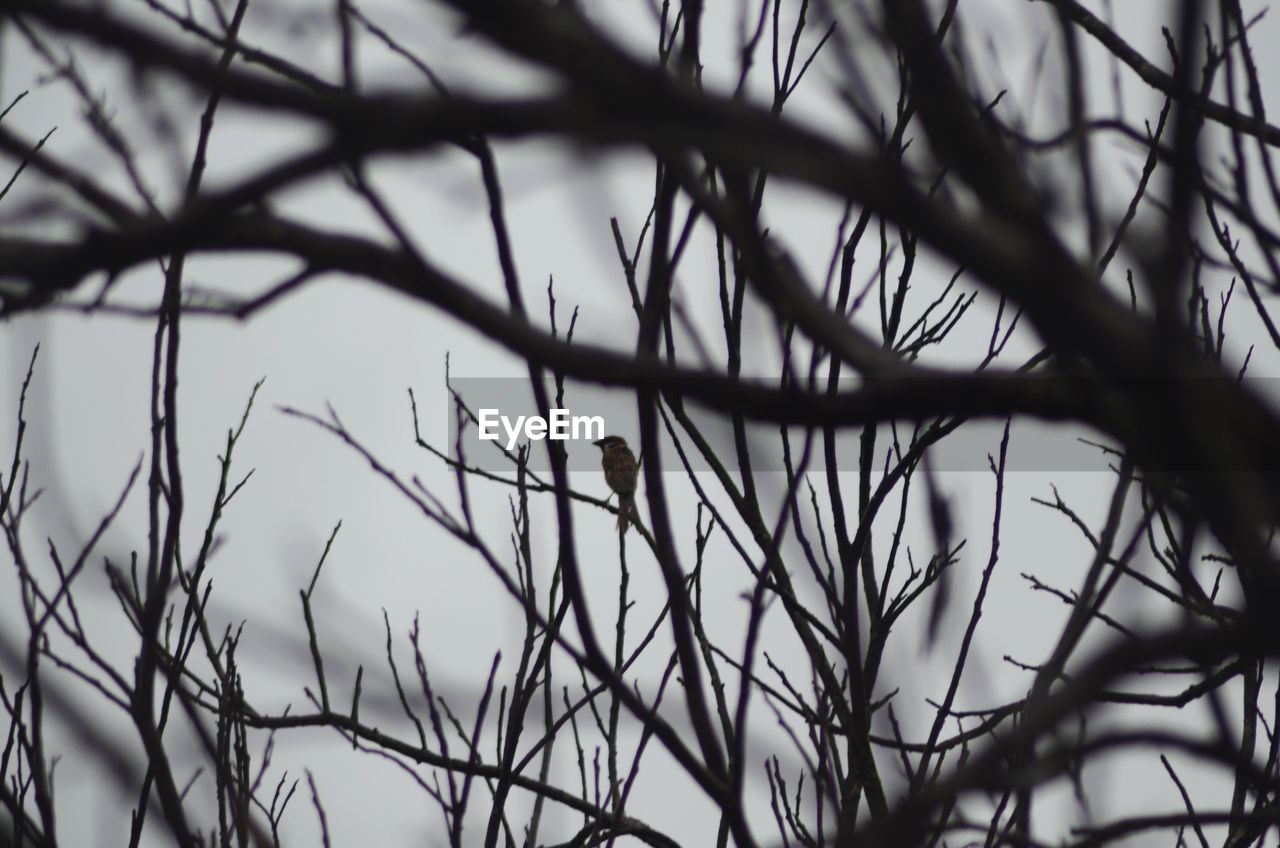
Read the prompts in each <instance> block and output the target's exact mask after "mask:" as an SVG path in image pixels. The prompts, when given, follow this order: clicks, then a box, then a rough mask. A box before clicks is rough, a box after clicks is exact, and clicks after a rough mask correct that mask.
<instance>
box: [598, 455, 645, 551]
mask: <svg viewBox="0 0 1280 848" xmlns="http://www.w3.org/2000/svg"><path fill="white" fill-rule="evenodd" d="M592 444H593V445H595V446H596V447H598V448H600V467H601V468H603V469H604V481H605V482H606V483H608V484H609V488H610V489H612V490H613V491H614V493H615V494H617V496H618V535H619V536H621V535H623V534H624V533H626V532H627V528H628V527H629V526H631V525H632V524H636V525H638V524H639V523H640V513H638V512H637V511H636V468H637V466H636V455H635V454H633V453H632V452H631V448H629V447H627V440H626V439H624V438H622V437H621V436H605V437H604V438H603V439H598V440H596V441H594V442H592Z"/></svg>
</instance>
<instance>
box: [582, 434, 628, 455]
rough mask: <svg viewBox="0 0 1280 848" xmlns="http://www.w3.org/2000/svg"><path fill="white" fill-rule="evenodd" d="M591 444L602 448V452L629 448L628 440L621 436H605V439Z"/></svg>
mask: <svg viewBox="0 0 1280 848" xmlns="http://www.w3.org/2000/svg"><path fill="white" fill-rule="evenodd" d="M591 444H593V445H595V446H596V447H598V448H600V450H602V451H607V450H609V449H610V448H625V447H626V446H627V440H626V439H624V438H622V437H621V436H605V437H604V438H603V439H596V440H595V441H594V442H592V443H591Z"/></svg>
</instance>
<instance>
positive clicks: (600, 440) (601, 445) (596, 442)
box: [591, 439, 604, 448]
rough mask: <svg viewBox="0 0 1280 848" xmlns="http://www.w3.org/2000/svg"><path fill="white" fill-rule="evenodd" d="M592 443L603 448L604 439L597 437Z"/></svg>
mask: <svg viewBox="0 0 1280 848" xmlns="http://www.w3.org/2000/svg"><path fill="white" fill-rule="evenodd" d="M591 444H593V445H595V446H596V447H598V448H602V447H604V439H596V440H595V441H594V442H592V443H591Z"/></svg>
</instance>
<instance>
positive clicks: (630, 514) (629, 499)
mask: <svg viewBox="0 0 1280 848" xmlns="http://www.w3.org/2000/svg"><path fill="white" fill-rule="evenodd" d="M632 524H635V525H639V524H640V513H639V512H637V511H636V498H635V495H618V535H619V536H621V535H622V534H624V533H626V532H627V528H628V527H630V526H631V525H632Z"/></svg>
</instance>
